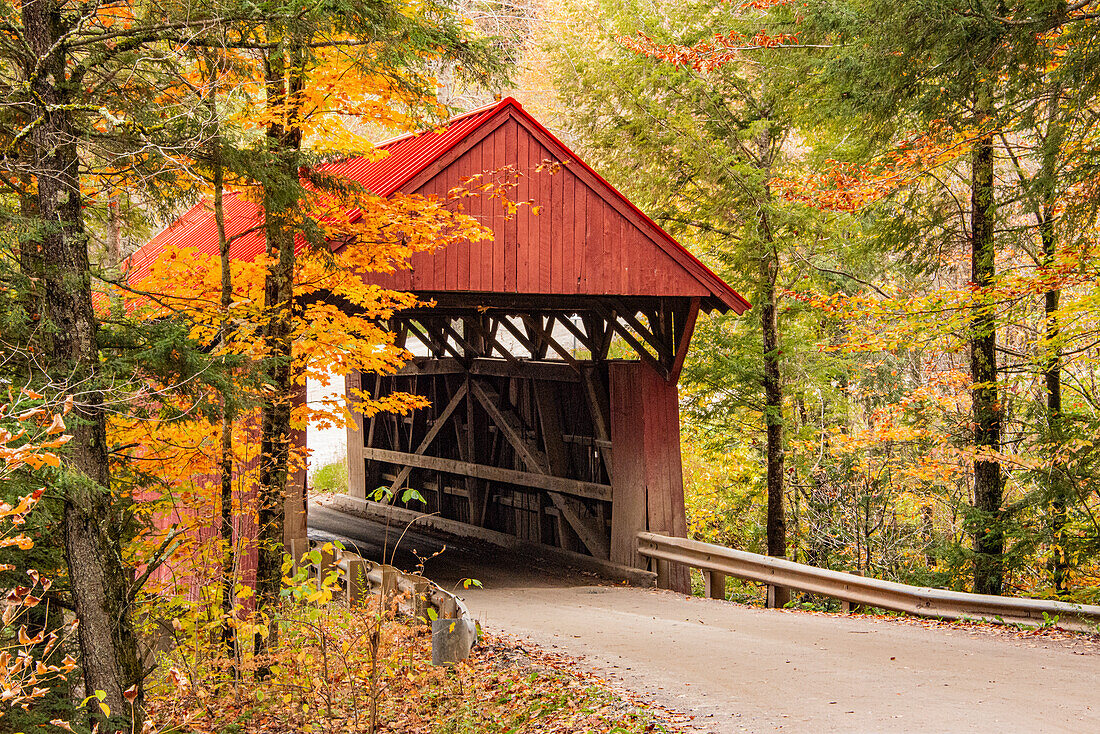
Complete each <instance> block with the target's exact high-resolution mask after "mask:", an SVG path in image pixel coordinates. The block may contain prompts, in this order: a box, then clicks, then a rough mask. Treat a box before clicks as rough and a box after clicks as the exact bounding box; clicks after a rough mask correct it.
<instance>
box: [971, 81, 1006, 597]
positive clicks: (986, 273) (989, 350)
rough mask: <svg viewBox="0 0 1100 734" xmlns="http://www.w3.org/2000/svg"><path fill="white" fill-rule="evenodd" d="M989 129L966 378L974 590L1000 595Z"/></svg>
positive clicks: (974, 164)
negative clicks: (971, 450)
mask: <svg viewBox="0 0 1100 734" xmlns="http://www.w3.org/2000/svg"><path fill="white" fill-rule="evenodd" d="M990 87H991V83H987V84H985V85H984V86H983V90H982V91H981V93H980V98H979V101H978V109H979V113H980V116H979V120H978V124H979V126H980V127H988V126H989V125H990V123H991V120H992V108H993V98H992V89H991V88H990ZM993 175H994V173H993V132H992V131H989V132H983V133H982V135H981V137H980V138H978V140H977V142H976V143H975V144H974V150H973V152H972V153H971V201H970V205H971V221H970V238H971V282H972V283H973V284H974V286H975V287H976V288H977V289H978V293H977V299H978V303H977V305H976V306H975V308H974V310H973V313H972V315H971V319H970V378H971V380H972V382H973V388H972V389H971V396H972V402H973V424H974V448H975V450H976V451H977V452H978V455H977V456H976V457H975V459H974V512H973V518H972V520H971V522H972V523H973V525H972V528H971V533H972V535H973V539H974V591H975V592H976V593H979V594H1000V593H1001V590H1002V588H1003V584H1004V534H1003V527H1002V523H1003V517H1002V508H1001V503H1002V500H1003V492H1004V479H1003V477H1002V474H1001V464H1000V462H999V461H998V460H997V459H996V458H994V457H992V456H989V453H990V452H998V451H999V450H1000V447H1001V423H1002V416H1001V404H1000V397H999V395H998V384H997V323H996V311H995V308H996V306H995V303H994V297H993V295H992V294H991V293H990V290H991V288H992V287H993V285H994V278H995V275H996V262H995V256H996V249H995V242H994V224H995V210H996V207H995V203H994V199H993V195H994V178H993Z"/></svg>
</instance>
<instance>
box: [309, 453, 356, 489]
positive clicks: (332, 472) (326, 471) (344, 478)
mask: <svg viewBox="0 0 1100 734" xmlns="http://www.w3.org/2000/svg"><path fill="white" fill-rule="evenodd" d="M310 489H311V490H312V491H313V492H315V493H317V494H338V493H341V492H347V491H348V465H347V459H342V460H340V461H334V462H332V463H331V464H325V465H324V466H322V467H321V468H319V469H318V470H317V471H315V472H314V473H313V476H312V477H311V478H310Z"/></svg>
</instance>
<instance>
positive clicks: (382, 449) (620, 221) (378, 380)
mask: <svg viewBox="0 0 1100 734" xmlns="http://www.w3.org/2000/svg"><path fill="white" fill-rule="evenodd" d="M383 147H384V148H385V149H386V150H387V152H388V155H387V156H385V157H383V158H381V159H378V160H374V161H368V160H365V159H353V160H348V161H344V162H341V163H337V164H335V165H333V166H331V167H330V168H329V171H330V172H331V173H342V174H343V175H345V176H347V177H349V178H352V179H354V180H356V181H358V182H360V183H361V184H363V185H365V186H366V187H367V188H368V189H370V190H371V191H373V192H374V193H375V194H378V195H382V196H387V195H390V194H392V193H395V192H403V193H406V194H422V195H425V196H437V197H441V198H445V197H446V196H447V193H448V192H449V191H450V190H451V189H453V188H455V187H458V186H460V185H461V183H462V181H463V180H464V179H466V178H467V177H470V176H472V175H474V174H477V173H481V172H485V171H499V170H501V169H506V168H507V170H508V171H509V172H510V173H511V174H513V175H515V176H517V177H518V182H519V183H518V188H517V189H516V190H514V191H513V192H511V194H510V196H511V198H512V199H514V200H515V201H530V202H531V204H532V205H531V206H521V207H520V208H519V209H518V210H517V211H516V212H515V213H514V214H513V215H511V216H506V213H505V210H504V209H503V208H502V207H501V206H500V204H499V202H497V201H493V200H490V199H489V198H488V197H481V196H472V197H469V198H466V199H464V200H463V202H464V204H465V206H466V212H467V213H469V214H472V215H474V216H477V217H478V218H480V219H481V221H482V222H483V223H485V224H486V225H488V226H489V227H490V228H491V229H492V230H493V232H494V233H495V236H494V238H493V239H492V240H491V241H488V240H487V241H482V242H476V243H471V242H462V243H459V244H457V245H453V246H451V247H448V248H446V249H441V250H437V251H435V252H434V253H426V252H425V253H417V254H416V255H414V256H413V258H412V261H411V266H412V267H411V269H409V270H403V271H399V272H397V273H395V274H392V275H384V274H368V275H367V276H366V277H367V278H368V280H369V281H370V282H373V283H376V284H378V285H380V286H383V287H386V288H393V289H399V290H406V291H412V292H414V293H416V294H417V295H418V296H420V297H421V298H422V299H423V300H431V301H434V303H435V305H434V307H431V308H423V309H415V310H409V311H405V312H401V313H398V314H396V315H395V316H394V317H393V318H392V319H391V320H390V323H389V325H388V326H389V329H390V330H391V331H392V332H394V333H395V335H396V339H397V341H398V343H399V344H402V345H404V346H406V347H407V348H408V349H409V350H410V351H412V352H413V354H415V355H417V356H416V357H415V358H414V359H412V360H411V361H410V362H409V363H407V364H406V365H405V367H404V368H403V369H402V370H401V371H400V372H398V373H397V374H393V375H376V374H350V375H347V376H346V384H347V388H348V389H349V390H351V389H356V388H358V389H362V390H364V391H366V392H369V393H371V394H372V395H373V396H375V397H378V396H382V395H385V394H387V393H389V392H393V391H405V392H412V393H418V394H421V395H424V396H427V397H428V398H429V399H430V400H431V406H430V407H428V408H426V409H423V410H418V411H415V412H413V413H411V414H409V415H404V416H402V415H392V414H378V415H375V416H373V417H371V418H367V419H364V418H363V416H361V415H360V416H357V423H356V425H354V426H352V427H351V428H349V430H348V468H349V488H348V492H349V495H350V497H349V499H350V500H351V501H353V502H361V503H369V502H370V500H369V497H370V496H371V495H372V494H373V492H374V490H376V489H377V488H378V487H388V488H391V489H393V490H395V491H396V490H400V489H401V488H404V487H407V486H408V487H413V488H416V489H417V490H418V491H419V492H420V493H421V494H422V495H423V496H424V498H425V499H426V500H427V505H428V506H427V508H426V511H427V512H431V513H436V514H438V515H439V516H441V517H442V518H448V519H450V520H452V521H457V522H460V523H465V524H467V525H472V526H479V527H481V528H487V529H491V530H495V531H498V532H503V533H507V534H509V535H512V536H515V537H518V538H520V539H522V540H526V541H531V542H534V543H539V544H543V545H547V546H553V547H557V548H560V549H563V550H566V551H573V552H577V553H582V554H586V555H590V556H593V557H595V558H598V559H606V560H609V561H611V562H613V563H616V564H621V565H625V566H631V567H640V566H644V560H641V559H640V558H639V557H638V556H637V553H636V548H635V539H634V536H635V533H636V532H638V531H639V530H646V529H648V530H651V531H655V532H661V533H666V534H669V535H674V536H683V535H684V534H685V532H686V522H685V517H684V498H683V478H682V471H681V462H680V442H679V428H680V424H679V413H678V402H677V388H676V383H677V378H678V376H679V373H680V368H681V366H682V365H683V362H684V357H685V355H686V352H687V349H688V346H689V343H690V341H691V336H692V332H693V329H694V325H695V320H696V316H697V315H698V313H699V311H700V310H703V311H707V312H713V311H718V312H727V311H729V310H733V311H735V312H736V313H742V312H743V311H745V310H746V309H747V308H748V307H749V305H748V303H747V302H746V301H745V300H744V299H743V298H742V297H741V296H740V295H738V294H737V293H736V292H735V291H734V290H733V289H732V288H730V286H728V285H727V284H726V283H724V282H723V281H722V280H721V279H720V278H719V277H718V276H716V275H715V274H714V273H712V272H711V271H710V270H708V269H707V268H706V267H705V266H704V265H703V264H702V263H701V262H699V261H698V260H697V259H696V258H695V257H693V256H692V255H691V253H689V252H688V251H687V250H686V249H684V248H683V247H682V246H681V245H680V244H679V243H677V242H676V241H675V240H674V239H673V238H672V237H670V236H669V235H668V234H667V233H666V232H664V231H663V230H662V229H661V228H660V227H658V226H657V225H656V224H655V223H654V222H653V221H652V220H651V219H650V218H649V217H647V216H646V215H645V214H643V213H642V212H641V211H640V210H639V209H638V208H637V207H635V206H634V205H633V204H631V203H630V202H629V201H628V200H627V199H626V198H625V197H624V196H623V195H622V194H620V193H619V192H618V191H616V190H615V189H614V188H613V187H612V186H611V185H610V184H608V183H607V182H606V181H605V180H604V179H603V178H601V177H600V176H599V174H597V173H596V172H595V171H594V170H593V169H592V168H590V167H589V166H588V165H586V164H585V163H584V162H583V161H582V160H581V159H580V158H578V157H577V156H576V155H575V154H574V153H573V152H572V151H570V150H569V148H568V147H567V146H565V145H564V144H563V143H562V142H561V141H560V140H558V139H557V138H556V137H555V136H554V135H553V134H551V133H550V132H549V131H548V130H547V129H546V128H545V127H543V126H542V125H541V124H539V123H538V122H537V121H536V120H535V119H534V118H532V117H531V116H530V115H529V114H528V113H527V112H525V111H524V110H523V108H522V107H521V106H520V105H519V104H518V103H517V102H516V101H515V100H513V99H510V98H509V99H505V100H503V101H501V102H499V103H497V104H494V105H492V106H490V107H487V108H484V109H481V110H476V111H474V112H471V113H469V114H466V115H462V116H460V117H456V118H454V119H452V120H450V121H449V122H448V123H447V124H446V125H444V126H443V127H442V128H440V129H439V130H436V131H432V132H427V133H421V134H414V135H407V136H404V137H401V138H397V139H395V140H393V141H390V142H388V143H386V144H384V145H383ZM231 207H246V208H250V210H249V211H244V210H242V211H240V212H237V211H234V210H232V209H231ZM536 207H537V210H536ZM251 209H254V205H251V204H247V203H245V202H243V200H241V199H239V198H236V197H234V198H231V199H227V215H228V217H230V219H231V222H232V224H233V227H234V228H237V227H240V228H245V227H246V225H250V224H251V223H254V222H255V219H256V215H257V212H255V211H252V210H251ZM213 231H214V230H213V223H212V217H211V215H210V213H209V212H208V211H206V210H205V209H202V208H201V207H196V208H195V209H194V210H192V212H190V213H188V215H186V216H185V217H184V218H183V219H182V220H181V221H180V222H179V223H177V225H176V226H174V227H173V228H171V229H169V230H167V231H166V232H165V233H162V234H161V235H159V236H158V237H157V238H156V239H155V240H154V241H153V242H151V243H150V246H152V245H157V246H155V247H150V246H147V247H146V248H143V252H141V253H139V255H138V256H137V257H136V259H135V264H134V267H135V269H139V270H140V269H141V268H142V267H147V266H145V265H143V262H145V261H147V260H148V259H149V258H152V257H155V255H156V250H158V249H163V247H164V246H165V245H166V244H169V243H171V244H178V245H191V246H197V247H200V248H206V249H209V246H210V244H211V240H212V241H213V246H214V248H215V249H214V252H216V237H213V238H211V234H212V232H213ZM344 246H346V247H354V246H355V244H354V243H349V244H346V245H344ZM234 250H235V251H234V252H233V256H234V257H242V258H251V257H255V256H256V254H258V253H259V252H262V251H263V240H262V234H261V233H259V232H255V233H253V234H251V235H249V236H246V237H242V238H241V239H240V240H239V241H237V242H235V244H234ZM303 438H304V437H303ZM303 484H304V476H303V477H300V478H299V481H298V486H297V487H296V488H295V490H294V491H292V493H291V495H292V496H290V497H288V501H287V519H288V528H287V535H288V538H294V537H301V536H302V535H303V534H304V531H305V527H304V514H305V503H304V501H303V492H302V486H303ZM376 509H377V508H376ZM410 509H418V510H425V508H424V507H423V506H422V505H420V506H418V507H416V508H410ZM682 573H684V574H685V575H684V576H683V577H681V578H674V579H672V585H673V586H674V587H683V586H685V585H686V584H687V578H686V570H682Z"/></svg>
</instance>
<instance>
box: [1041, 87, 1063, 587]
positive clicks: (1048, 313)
mask: <svg viewBox="0 0 1100 734" xmlns="http://www.w3.org/2000/svg"><path fill="white" fill-rule="evenodd" d="M1061 96H1062V95H1061V88H1060V86H1059V85H1057V84H1055V85H1054V88H1053V90H1052V92H1051V98H1050V101H1049V102H1048V105H1049V107H1048V112H1047V135H1046V140H1045V141H1044V144H1043V162H1042V167H1041V169H1040V172H1039V178H1040V184H1041V185H1042V186H1043V194H1044V195H1043V202H1042V208H1041V210H1040V212H1039V236H1040V237H1041V239H1042V243H1043V265H1044V266H1045V267H1050V266H1052V265H1053V264H1054V256H1055V254H1056V250H1057V239H1056V234H1055V231H1054V217H1055V212H1056V208H1057V204H1058V201H1057V197H1056V195H1055V185H1054V179H1055V176H1056V175H1057V170H1056V169H1057V165H1058V154H1059V153H1060V152H1061V147H1062V128H1061V125H1060V124H1059V122H1058V107H1059V103H1060V101H1061ZM1060 298H1061V291H1060V290H1059V289H1058V288H1051V289H1050V290H1048V291H1047V292H1046V293H1045V294H1044V298H1043V332H1044V334H1043V336H1044V341H1045V342H1046V344H1045V345H1044V347H1045V350H1046V354H1045V355H1044V356H1045V358H1044V360H1043V384H1044V387H1045V389H1046V408H1047V432H1048V436H1047V441H1048V442H1049V444H1050V446H1051V448H1052V450H1051V452H1050V453H1051V455H1052V456H1055V457H1056V456H1057V455H1058V452H1057V448H1058V447H1060V446H1061V445H1062V444H1063V443H1064V442H1065V440H1066V435H1065V425H1064V421H1063V415H1062V351H1061V346H1060V345H1059V343H1058V342H1059V338H1060V329H1059V326H1058V318H1057V312H1058V302H1059V300H1060ZM1049 477H1050V515H1051V517H1050V525H1051V559H1050V566H1051V577H1052V578H1051V581H1052V583H1053V585H1054V591H1055V593H1056V594H1058V595H1059V596H1061V595H1063V594H1065V593H1066V592H1067V590H1068V589H1067V585H1066V579H1067V576H1068V572H1069V564H1068V563H1067V562H1066V540H1067V538H1066V508H1067V505H1068V504H1069V497H1070V490H1069V487H1068V481H1067V477H1066V471H1065V466H1064V464H1063V463H1062V462H1061V461H1059V460H1058V459H1057V458H1055V459H1054V460H1053V463H1052V465H1051V467H1050V474H1049Z"/></svg>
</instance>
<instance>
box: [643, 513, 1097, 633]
mask: <svg viewBox="0 0 1100 734" xmlns="http://www.w3.org/2000/svg"><path fill="white" fill-rule="evenodd" d="M637 539H638V553H639V554H641V555H642V556H645V557H646V558H652V559H654V560H656V561H657V569H658V570H657V578H658V585H660V582H661V579H662V578H667V577H668V565H667V564H671V563H681V564H683V565H685V566H690V567H691V568H698V569H701V570H702V571H703V572H704V577H705V579H706V580H707V587H708V590H710V591H711V593H710V594H709V595H711V596H715V595H716V593H717V590H718V589H721V590H722V592H723V596H724V591H725V586H726V581H725V577H726V576H734V577H736V578H739V579H744V580H746V581H757V582H760V583H764V584H768V585H771V586H785V587H788V588H791V589H799V590H801V591H805V592H809V593H812V594H821V595H822V596H828V597H832V598H834V599H841V600H843V601H847V602H851V603H855V604H864V605H867V606H872V607H880V608H882V609H889V610H891V611H895V612H904V613H906V614H914V615H917V616H921V617H938V618H941V619H974V620H986V621H991V622H1007V623H1010V624H1027V625H1035V626H1046V625H1053V626H1057V627H1062V628H1064V629H1075V630H1086V631H1096V630H1097V629H1098V627H1100V606H1092V605H1088V604H1071V603H1068V602H1061V601H1049V600H1045V599H1021V598H1014V597H1005V596H990V595H987V594H968V593H964V592H959V591H947V590H944V589H930V588H923V587H918V586H909V585H906V584H899V583H896V582H893V581H882V580H879V579H873V578H866V577H864V576H856V575H855V574H851V573H844V572H842V571H830V570H828V569H824V568H817V567H815V566H807V565H805V564H802V563H795V562H794V561H788V560H786V559H784V558H773V557H771V556H764V555H760V554H757V553H748V552H746V551H739V550H733V549H731V548H724V547H722V546H720V545H712V544H710V543H701V542H699V541H697V540H688V539H687V538H670V537H668V536H665V535H658V534H656V533H638V535H637Z"/></svg>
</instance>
